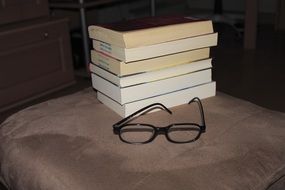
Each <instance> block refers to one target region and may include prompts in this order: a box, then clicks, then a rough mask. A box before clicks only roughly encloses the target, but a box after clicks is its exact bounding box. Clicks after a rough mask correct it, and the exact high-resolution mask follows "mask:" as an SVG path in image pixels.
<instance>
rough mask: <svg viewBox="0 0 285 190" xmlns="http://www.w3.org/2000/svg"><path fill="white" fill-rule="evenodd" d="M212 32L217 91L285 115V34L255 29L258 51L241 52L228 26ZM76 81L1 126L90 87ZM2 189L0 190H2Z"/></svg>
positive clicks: (3, 115)
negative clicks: (214, 34)
mask: <svg viewBox="0 0 285 190" xmlns="http://www.w3.org/2000/svg"><path fill="white" fill-rule="evenodd" d="M215 30H216V31H218V32H219V45H218V46H217V47H215V48H213V49H212V52H211V54H212V57H213V79H214V80H215V81H216V82H217V90H218V91H220V92H223V93H227V94H229V95H232V96H235V97H238V98H241V99H244V100H247V101H250V102H253V103H255V104H258V105H260V106H263V107H266V108H269V109H272V110H276V111H281V112H285V100H284V97H285V74H284V73H285V62H284V60H285V32H280V31H279V32H278V31H275V30H274V27H273V26H272V25H261V26H259V27H258V40H257V48H256V49H255V50H244V49H243V47H242V41H243V39H242V38H240V37H238V36H237V35H236V32H235V31H234V30H233V29H232V28H231V27H230V26H228V25H225V24H216V25H215ZM76 80H77V83H76V84H75V85H74V86H71V87H68V88H66V89H64V90H61V91H59V92H56V93H53V94H51V95H48V96H45V97H42V98H40V99H37V100H35V101H33V102H30V103H27V104H25V105H22V106H20V107H17V108H14V109H11V110H8V111H6V112H5V113H1V115H0V123H1V122H3V121H4V120H5V118H7V117H8V116H9V115H11V114H13V113H15V112H17V111H19V110H21V109H23V108H25V107H28V106H30V105H33V104H36V103H39V102H42V101H46V100H49V99H52V98H56V97H61V96H64V95H67V94H71V93H74V92H77V91H80V90H81V89H84V88H87V87H90V86H91V81H90V79H89V78H86V77H82V76H77V77H76ZM1 186H2V185H1V184H0V190H1V189H4V187H1Z"/></svg>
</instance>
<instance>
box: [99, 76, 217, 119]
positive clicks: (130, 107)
mask: <svg viewBox="0 0 285 190" xmlns="http://www.w3.org/2000/svg"><path fill="white" fill-rule="evenodd" d="M215 95H216V82H214V81H213V82H210V83H206V84H201V85H198V86H194V87H190V88H186V89H183V90H179V91H174V92H171V93H167V94H162V95H159V96H154V97H151V98H147V99H143V100H139V101H135V102H130V103H126V104H119V103H118V102H116V101H114V100H113V99H111V98H110V97H108V96H107V95H105V94H103V93H101V92H99V91H98V92H97V99H98V100H99V101H100V102H102V103H103V104H105V105H106V106H107V107H109V108H110V109H111V110H113V111H114V112H116V113H117V114H119V115H120V116H121V117H127V116H129V115H130V114H132V113H134V112H135V111H137V110H139V109H141V108H143V107H145V106H147V105H150V104H153V103H162V104H163V105H165V106H166V107H167V108H171V107H174V106H179V105H182V104H187V103H188V102H189V101H190V100H191V99H192V98H194V97H199V98H200V99H205V98H209V97H212V96H215ZM153 111H157V110H153Z"/></svg>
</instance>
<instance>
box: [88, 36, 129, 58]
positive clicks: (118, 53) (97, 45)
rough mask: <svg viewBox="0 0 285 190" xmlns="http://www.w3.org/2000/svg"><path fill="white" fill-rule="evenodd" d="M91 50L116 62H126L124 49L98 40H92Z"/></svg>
mask: <svg viewBox="0 0 285 190" xmlns="http://www.w3.org/2000/svg"><path fill="white" fill-rule="evenodd" d="M93 48H94V49H95V50H96V51H98V52H101V53H104V54H106V55H108V56H111V57H113V58H116V59H118V60H121V61H126V52H125V51H126V49H124V48H121V47H118V46H115V45H111V44H109V43H105V42H101V41H98V40H93Z"/></svg>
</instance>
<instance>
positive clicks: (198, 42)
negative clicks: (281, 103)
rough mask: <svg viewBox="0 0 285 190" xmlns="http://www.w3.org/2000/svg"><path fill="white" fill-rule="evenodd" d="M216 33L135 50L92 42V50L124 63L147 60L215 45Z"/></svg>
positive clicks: (96, 41)
mask: <svg viewBox="0 0 285 190" xmlns="http://www.w3.org/2000/svg"><path fill="white" fill-rule="evenodd" d="M217 38H218V35H217V33H212V34H206V35H201V36H196V37H191V38H184V39H180V40H175V41H169V42H164V43H160V44H154V45H149V46H141V47H135V48H128V49H126V48H122V47H119V46H116V45H113V44H109V43H105V42H102V41H98V40H93V48H94V49H95V50H97V51H99V52H102V53H104V54H107V55H109V56H111V57H114V58H116V59H119V60H121V61H124V62H132V61H137V60H143V59H149V58H153V57H159V56H163V55H169V54H173V53H178V52H183V51H189V50H194V49H200V48H206V47H211V46H216V45H217Z"/></svg>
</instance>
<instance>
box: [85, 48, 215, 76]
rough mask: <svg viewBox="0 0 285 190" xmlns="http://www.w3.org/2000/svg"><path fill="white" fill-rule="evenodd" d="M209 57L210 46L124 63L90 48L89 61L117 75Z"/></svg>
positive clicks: (161, 67) (146, 70)
mask: <svg viewBox="0 0 285 190" xmlns="http://www.w3.org/2000/svg"><path fill="white" fill-rule="evenodd" d="M209 57H210V48H202V49H197V50H191V51H185V52H180V53H175V54H170V55H166V56H160V57H155V58H151V59H144V60H138V61H134V62H130V63H126V62H123V61H120V60H118V59H114V58H112V57H110V56H108V55H105V54H103V53H100V52H98V51H95V50H91V61H92V63H93V64H95V65H98V66H99V67H101V68H103V69H105V70H107V71H109V72H111V73H114V74H115V75H118V76H125V75H131V74H135V73H140V72H148V71H152V70H157V69H163V68H167V67H171V66H175V65H179V64H184V63H188V62H192V61H197V60H202V59H207V58H209ZM91 66H92V65H91Z"/></svg>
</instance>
